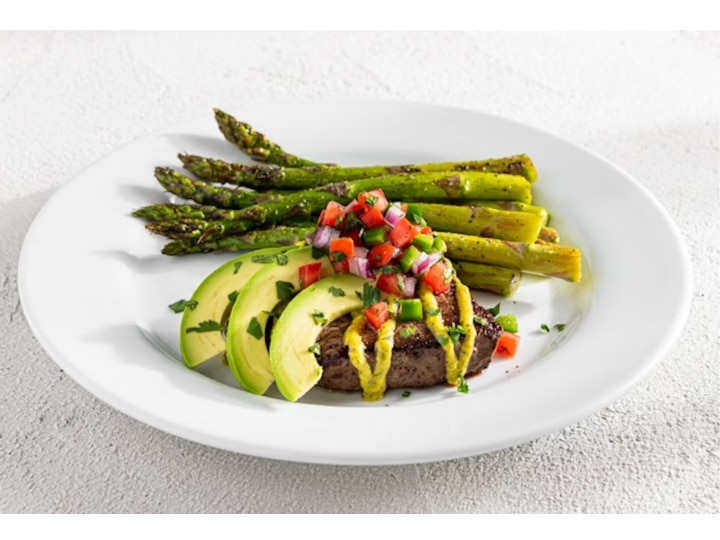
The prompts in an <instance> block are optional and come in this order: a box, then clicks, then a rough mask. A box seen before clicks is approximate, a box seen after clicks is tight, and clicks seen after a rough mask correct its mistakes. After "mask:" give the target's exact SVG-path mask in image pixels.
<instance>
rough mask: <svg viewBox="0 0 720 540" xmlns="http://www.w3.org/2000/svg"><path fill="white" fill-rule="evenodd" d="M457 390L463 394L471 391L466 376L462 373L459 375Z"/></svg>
mask: <svg viewBox="0 0 720 540" xmlns="http://www.w3.org/2000/svg"><path fill="white" fill-rule="evenodd" d="M457 391H458V392H460V393H461V394H467V393H468V392H469V391H470V387H469V386H468V383H467V381H466V380H465V377H463V376H462V375H458V380H457Z"/></svg>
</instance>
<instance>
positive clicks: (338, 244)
mask: <svg viewBox="0 0 720 540" xmlns="http://www.w3.org/2000/svg"><path fill="white" fill-rule="evenodd" d="M354 256H355V243H354V242H353V239H352V238H348V237H347V236H341V237H340V238H335V239H334V240H330V261H331V262H337V261H344V260H346V259H349V258H350V257H354Z"/></svg>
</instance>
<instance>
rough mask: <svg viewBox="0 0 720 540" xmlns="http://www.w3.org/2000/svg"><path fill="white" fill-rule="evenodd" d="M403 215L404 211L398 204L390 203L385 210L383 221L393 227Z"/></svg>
mask: <svg viewBox="0 0 720 540" xmlns="http://www.w3.org/2000/svg"><path fill="white" fill-rule="evenodd" d="M404 217H405V212H403V211H402V208H400V205H399V204H395V203H393V204H391V205H390V206H389V207H388V209H387V211H386V212H385V221H386V223H387V224H388V225H390V226H391V227H395V226H396V225H397V224H398V222H399V221H400V220H401V219H402V218H404Z"/></svg>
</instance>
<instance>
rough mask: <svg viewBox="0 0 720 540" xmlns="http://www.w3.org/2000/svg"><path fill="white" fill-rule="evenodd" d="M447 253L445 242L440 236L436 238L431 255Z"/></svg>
mask: <svg viewBox="0 0 720 540" xmlns="http://www.w3.org/2000/svg"><path fill="white" fill-rule="evenodd" d="M446 251H447V244H446V243H445V240H443V239H442V238H440V237H439V236H436V237H435V240H433V245H432V249H430V253H445V252H446Z"/></svg>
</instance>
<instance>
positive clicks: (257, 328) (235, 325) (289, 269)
mask: <svg viewBox="0 0 720 540" xmlns="http://www.w3.org/2000/svg"><path fill="white" fill-rule="evenodd" d="M282 255H283V256H282V257H275V258H273V259H272V261H269V262H268V264H266V265H265V267H264V268H261V269H260V270H258V271H257V272H256V273H255V275H254V276H252V278H250V280H249V281H248V282H247V283H246V284H245V286H244V287H243V288H242V290H241V291H240V293H239V294H238V297H237V300H236V301H235V305H234V306H233V309H232V312H231V313H230V318H229V320H228V330H227V360H228V364H229V365H230V369H231V370H232V372H233V374H234V375H235V378H236V379H237V381H238V383H239V384H240V386H242V387H243V388H244V389H245V390H247V391H248V392H252V393H253V394H258V395H261V394H264V393H265V391H266V390H267V389H268V388H269V387H270V385H271V384H272V383H273V381H274V380H275V379H274V377H273V374H272V370H271V369H270V357H269V356H268V345H267V339H266V336H265V332H266V327H267V322H268V319H269V314H270V313H271V312H272V311H273V310H274V309H275V307H276V306H277V305H278V304H279V303H281V302H283V301H287V300H289V299H290V298H291V297H292V296H294V295H295V294H296V293H297V292H298V291H299V290H300V278H299V273H298V270H299V269H300V268H301V267H302V266H304V265H306V264H313V263H320V264H321V265H322V267H321V271H320V276H321V277H325V276H328V275H330V274H332V273H333V269H332V264H331V263H330V260H329V259H328V258H327V257H324V256H323V257H321V258H320V259H315V258H313V256H312V248H310V247H300V248H294V249H291V250H288V251H286V252H284V253H283V254H282ZM273 335H274V332H273Z"/></svg>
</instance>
